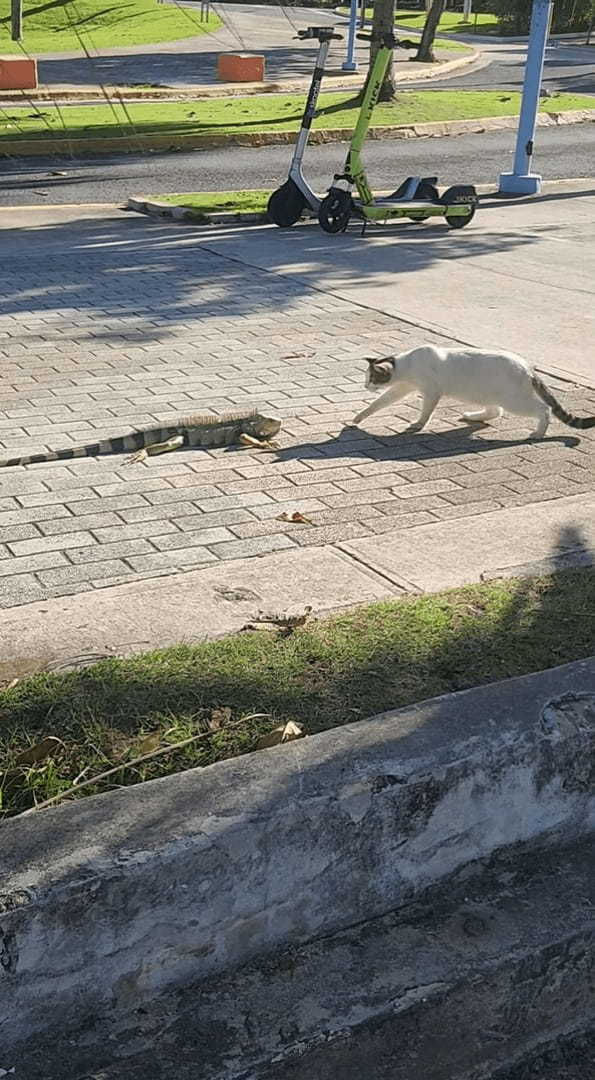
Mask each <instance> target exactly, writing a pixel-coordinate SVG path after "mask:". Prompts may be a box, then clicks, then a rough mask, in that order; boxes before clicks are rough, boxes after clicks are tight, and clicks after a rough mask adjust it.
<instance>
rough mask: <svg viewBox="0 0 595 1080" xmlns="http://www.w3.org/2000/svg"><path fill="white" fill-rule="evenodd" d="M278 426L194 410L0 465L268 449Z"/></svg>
mask: <svg viewBox="0 0 595 1080" xmlns="http://www.w3.org/2000/svg"><path fill="white" fill-rule="evenodd" d="M280 427H281V421H280V420H277V419H275V418H274V417H272V416H261V414H260V413H258V412H256V411H253V412H237V413H224V415H223V416H208V415H205V414H204V413H203V414H201V413H197V414H196V415H194V416H184V417H181V418H180V419H179V420H178V421H177V422H176V423H174V424H164V425H163V427H149V428H139V430H138V431H130V432H129V433H128V434H127V435H118V436H115V437H114V438H113V439H101V440H100V442H96V443H88V444H87V445H86V446H71V447H69V448H68V449H67V450H48V451H47V452H46V453H45V454H25V455H24V456H22V457H15V458H8V459H7V460H6V461H0V468H5V467H6V466H8V465H33V464H37V463H39V462H42V461H68V460H69V459H70V458H81V457H93V456H94V455H96V454H121V453H123V452H124V451H127V450H135V451H137V452H136V453H135V454H133V456H132V457H131V458H129V459H128V460H129V461H131V462H132V461H144V459H145V458H146V457H148V456H149V455H150V454H164V453H166V452H167V451H168V450H177V449H178V448H179V447H180V446H188V447H199V446H200V447H203V448H204V449H205V450H207V449H211V447H215V446H231V445H232V444H233V443H242V442H244V441H245V443H246V445H248V446H255V447H262V448H263V449H272V448H274V444H273V443H271V442H270V439H271V437H272V436H273V435H276V434H277V432H278V431H279V429H280Z"/></svg>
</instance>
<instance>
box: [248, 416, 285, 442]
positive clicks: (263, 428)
mask: <svg viewBox="0 0 595 1080" xmlns="http://www.w3.org/2000/svg"><path fill="white" fill-rule="evenodd" d="M253 430H254V435H255V437H256V438H257V439H272V437H273V435H276V434H277V432H278V431H280V430H281V421H280V420H277V419H276V417H274V416H255V417H254V429H253Z"/></svg>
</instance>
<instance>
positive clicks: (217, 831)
mask: <svg viewBox="0 0 595 1080" xmlns="http://www.w3.org/2000/svg"><path fill="white" fill-rule="evenodd" d="M594 747H595V659H592V660H588V661H582V662H578V663H576V664H570V665H566V666H564V667H562V668H558V669H555V670H553V671H550V672H544V673H541V674H538V675H533V676H528V677H526V678H522V679H515V680H510V681H508V682H505V683H500V684H497V685H495V686H490V687H483V688H480V689H477V690H473V691H466V692H463V693H460V694H455V695H449V696H447V697H442V698H438V699H435V700H432V701H428V702H425V703H422V704H419V705H416V706H413V707H411V708H406V709H401V710H398V711H396V712H392V713H387V714H384V715H383V716H379V717H375V718H373V719H371V720H367V721H362V722H360V723H357V724H353V725H350V726H348V727H344V728H341V729H339V730H336V731H332V732H328V733H326V734H324V735H319V736H316V737H315V738H310V739H306V740H304V741H302V742H297V743H292V744H289V745H287V746H285V747H280V748H277V749H273V750H268V751H263V752H260V753H257V754H252V755H249V756H246V757H243V758H239V759H236V760H233V761H228V762H222V763H220V764H218V765H214V766H211V767H209V768H207V769H203V770H193V771H191V772H187V773H183V774H180V775H178V776H174V777H169V778H166V779H163V780H157V781H153V782H151V783H148V784H144V785H139V786H137V787H134V788H128V789H124V790H121V791H118V792H116V793H114V794H110V795H103V796H98V797H96V798H92V799H88V800H86V801H82V802H78V803H75V804H72V805H65V806H62V807H59V808H56V809H54V810H49V811H45V812H40V813H39V815H31V816H28V817H26V818H23V819H22V820H18V819H17V820H14V821H12V822H8V823H7V824H5V825H4V826H3V827H2V829H1V831H0V1045H2V1047H3V1049H8V1048H10V1047H12V1046H16V1045H17V1044H18V1043H19V1041H20V1040H22V1039H25V1038H30V1037H31V1036H32V1035H35V1034H37V1035H40V1036H43V1033H44V1032H47V1033H48V1037H51V1032H52V1031H55V1029H56V1026H57V1025H60V1026H66V1027H68V1026H71V1025H72V1024H73V1023H75V1024H77V1025H84V1023H85V1022H87V1021H88V1020H89V1019H92V1018H94V1017H96V1016H97V1015H106V1014H107V1013H109V1012H110V1011H111V1010H114V1009H118V1010H119V1011H125V1010H127V1009H132V1008H135V1007H137V1006H138V1005H140V1004H142V1003H143V1002H148V1001H150V1000H151V999H153V998H154V997H155V995H156V994H157V993H158V992H160V991H162V990H164V989H167V988H170V987H173V986H183V985H185V984H189V983H195V982H196V981H200V980H201V979H207V978H209V977H212V976H213V975H216V974H217V973H223V972H229V971H231V970H233V969H234V968H235V967H238V966H239V965H241V964H243V963H245V962H247V961H248V960H254V959H255V958H258V957H260V956H262V957H265V956H266V955H267V954H269V953H270V952H271V951H272V950H274V949H276V948H278V947H279V946H282V945H287V944H300V943H304V942H308V941H312V940H313V939H314V938H317V937H320V936H322V935H325V934H329V933H332V932H333V931H336V930H339V929H341V928H344V927H348V926H351V925H353V924H355V923H357V922H360V921H364V920H369V919H372V918H375V917H377V916H380V915H382V914H384V913H386V912H388V911H391V910H393V909H396V908H399V907H400V906H402V905H403V904H404V903H406V902H408V901H410V900H411V899H412V898H414V897H416V896H418V895H420V893H421V892H422V890H424V889H425V888H426V887H427V886H429V885H432V884H433V883H435V882H437V881H439V880H440V879H442V878H444V877H445V876H446V875H448V874H450V873H452V872H453V871H455V870H457V869H458V868H460V867H462V866H465V865H466V864H468V863H473V862H474V861H475V860H477V859H480V858H484V857H486V856H488V855H490V854H491V853H493V852H494V851H497V850H500V849H502V848H505V847H508V846H510V845H513V844H516V843H519V842H524V843H527V842H529V843H531V842H532V841H539V842H540V843H541V844H545V845H548V844H552V843H554V842H556V843H557V842H558V841H560V840H565V841H569V840H573V839H576V838H578V837H580V836H581V835H584V834H585V833H586V832H587V831H588V830H589V829H592V828H593V825H594V824H595V792H594V783H593V780H594V774H595V768H594V753H593V751H594Z"/></svg>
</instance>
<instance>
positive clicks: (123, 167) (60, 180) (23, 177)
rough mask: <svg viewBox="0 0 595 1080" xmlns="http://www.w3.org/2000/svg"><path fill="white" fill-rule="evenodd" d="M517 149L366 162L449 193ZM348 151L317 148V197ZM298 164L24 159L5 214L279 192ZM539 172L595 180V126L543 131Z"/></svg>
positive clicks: (254, 152)
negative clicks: (426, 178) (156, 197)
mask: <svg viewBox="0 0 595 1080" xmlns="http://www.w3.org/2000/svg"><path fill="white" fill-rule="evenodd" d="M513 148H514V132H512V131H499V132H493V133H491V134H489V135H465V136H459V137H453V136H451V137H449V138H444V139H416V140H400V139H395V140H385V141H382V142H372V141H370V142H369V143H368V144H367V145H366V150H365V160H366V164H367V166H368V172H369V179H370V180H371V182H372V184H373V186H375V187H377V188H379V189H387V188H390V187H391V186H393V185H394V186H395V187H396V186H397V184H398V183H399V182H400V181H401V180H402V179H403V177H405V176H407V175H408V174H414V175H416V176H417V175H438V177H439V180H440V183H444V184H451V183H457V182H463V181H464V182H467V181H469V182H474V183H483V184H485V183H490V182H492V181H494V182H495V181H496V180H497V178H498V176H499V174H500V173H501V172H504V171H506V169H508V168H509V167H510V164H511V155H512V151H513ZM345 150H346V144H344V143H338V144H337V143H335V144H331V145H328V146H312V147H310V149H309V151H308V156H307V175H308V178H309V180H310V182H311V183H312V186H313V187H314V188H315V189H317V190H319V191H323V190H325V188H326V187H327V186H328V184H329V182H330V179H331V178H332V175H333V173H334V172H335V171H336V170H337V168H338V167H340V166H341V165H342V161H343V158H344V154H345ZM290 155H291V151H290V148H289V147H287V146H267V147H260V148H258V149H244V148H230V149H228V150H212V151H207V150H203V151H195V152H191V153H187V152H184V153H169V154H149V155H146V156H140V155H138V156H137V155H133V154H122V155H120V156H119V157H117V156H107V155H103V156H100V157H99V156H98V157H94V158H91V157H88V158H86V159H82V160H81V159H79V160H78V161H70V160H68V159H56V158H26V159H25V158H22V159H20V160H19V159H16V158H15V159H12V160H11V161H8V162H7V161H4V162H1V163H0V205H3V206H28V205H43V204H52V203H61V204H65V203H122V202H124V201H125V199H126V198H127V197H128V196H129V195H135V194H137V195H138V194H142V195H148V194H159V193H161V194H164V193H165V192H173V191H224V190H226V189H237V188H258V187H265V188H266V187H275V186H276V184H277V182H279V181H281V180H282V179H284V176H285V174H286V173H287V167H288V164H289V159H290ZM534 167H535V168H536V169H538V170H539V171H541V172H542V174H543V176H544V177H545V178H546V179H550V180H555V179H564V178H567V177H587V176H595V124H575V125H572V126H569V127H564V128H544V129H542V130H538V132H537V139H536V154H535V158H534ZM52 173H58V174H59V175H52Z"/></svg>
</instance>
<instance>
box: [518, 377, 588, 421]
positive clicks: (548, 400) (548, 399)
mask: <svg viewBox="0 0 595 1080" xmlns="http://www.w3.org/2000/svg"><path fill="white" fill-rule="evenodd" d="M532 382H533V389H534V391H535V393H536V394H537V396H538V397H540V398H541V400H542V401H544V402H545V404H546V405H549V407H550V409H551V410H552V412H553V414H554V416H555V417H556V418H557V419H558V420H561V421H562V423H563V424H567V425H568V427H572V428H583V429H585V428H592V427H595V416H573V414H572V413H569V412H567V411H566V409H564V408H562V406H561V405H560V402H559V401H557V400H556V398H555V397H554V395H553V394H552V392H551V390H548V388H547V386H546V385H545V383H544V382H542V380H541V379H540V378H539V376H538V375H533V379H532Z"/></svg>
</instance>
